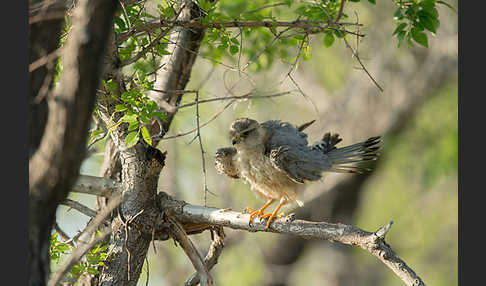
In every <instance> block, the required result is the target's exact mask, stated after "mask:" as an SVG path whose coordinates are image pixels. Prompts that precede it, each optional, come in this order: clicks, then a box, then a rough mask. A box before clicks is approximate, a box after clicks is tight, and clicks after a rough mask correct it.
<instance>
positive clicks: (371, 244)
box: [81, 176, 425, 286]
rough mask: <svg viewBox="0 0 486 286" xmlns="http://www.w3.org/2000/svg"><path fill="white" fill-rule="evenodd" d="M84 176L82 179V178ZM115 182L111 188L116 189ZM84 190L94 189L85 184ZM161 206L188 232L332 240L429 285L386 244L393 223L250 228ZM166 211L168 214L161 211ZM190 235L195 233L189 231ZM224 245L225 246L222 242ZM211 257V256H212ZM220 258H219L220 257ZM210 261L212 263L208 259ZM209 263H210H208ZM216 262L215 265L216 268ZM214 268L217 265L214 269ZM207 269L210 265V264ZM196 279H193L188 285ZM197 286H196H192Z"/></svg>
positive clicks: (193, 209) (190, 209) (183, 207)
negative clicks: (214, 229)
mask: <svg viewBox="0 0 486 286" xmlns="http://www.w3.org/2000/svg"><path fill="white" fill-rule="evenodd" d="M82 177H83V176H81V178H82ZM90 180H91V181H92V182H93V183H94V186H99V185H100V182H101V181H104V182H105V183H107V182H109V181H110V180H109V179H106V178H96V177H90ZM116 184H117V183H116V182H112V183H111V184H108V185H116ZM83 185H84V188H88V189H94V186H88V184H87V182H86V181H85V182H84V184H83ZM97 193H105V194H106V193H107V192H106V190H98V192H97ZM159 196H160V197H161V205H162V206H165V207H166V208H167V209H166V210H167V212H168V214H169V215H170V216H171V217H173V218H174V219H175V220H177V221H178V222H179V223H181V224H182V226H183V227H184V228H185V229H189V228H190V227H191V226H192V225H198V229H199V230H203V229H207V228H210V227H211V226H219V227H229V228H232V229H239V230H246V231H249V232H257V231H263V232H273V233H280V234H289V235H293V236H297V237H300V238H304V239H318V240H328V241H331V242H339V243H342V244H348V245H355V246H358V247H360V248H362V249H364V250H366V251H368V252H370V253H371V254H373V255H374V256H376V257H377V258H378V259H380V261H382V262H383V263H384V264H385V265H386V266H387V267H388V268H390V269H391V270H392V271H393V272H394V273H395V274H396V275H397V276H398V277H399V278H400V279H401V280H402V281H404V282H405V283H406V284H407V285H416V286H419V285H425V284H424V282H423V281H422V279H421V278H420V277H419V276H418V275H417V274H416V273H415V272H414V271H413V270H412V269H411V268H410V267H409V266H408V265H407V264H406V263H405V262H404V261H403V260H402V259H401V258H400V257H398V256H397V255H396V254H395V252H394V251H393V250H392V249H391V247H390V246H389V245H388V244H387V243H386V242H385V235H386V234H387V233H388V231H389V230H390V227H391V224H392V222H390V223H388V224H387V225H386V226H384V227H381V228H379V229H378V230H377V231H375V232H368V231H364V230H361V229H359V228H357V227H355V226H352V225H347V224H342V223H328V222H313V221H305V220H296V219H295V215H293V214H291V215H289V216H286V217H283V218H278V219H275V220H274V221H273V222H272V224H271V225H270V226H271V227H270V228H268V229H267V228H266V223H265V221H264V220H260V219H256V220H254V221H253V224H252V225H249V223H248V222H249V214H243V213H240V212H235V211H231V210H229V209H217V208H210V207H203V206H197V205H191V204H187V203H185V202H183V201H177V200H174V199H172V198H171V197H169V196H168V195H167V194H165V193H160V194H159ZM161 211H164V210H161ZM187 233H189V234H190V233H192V232H191V231H187ZM221 244H222V242H221ZM220 251H221V250H219V252H220ZM208 255H209V254H208ZM218 256H219V254H218V255H217V256H216V259H217V257H218ZM206 260H209V258H208V257H207V259H206ZM205 263H207V262H206V261H205ZM215 263H216V262H214V264H215ZM214 264H213V265H214ZM206 265H207V264H206ZM209 269H210V268H209ZM194 279H196V278H193V277H191V279H190V280H188V282H187V283H194V282H190V281H192V280H194ZM188 285H194V284H188Z"/></svg>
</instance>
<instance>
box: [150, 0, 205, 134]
mask: <svg viewBox="0 0 486 286" xmlns="http://www.w3.org/2000/svg"><path fill="white" fill-rule="evenodd" d="M182 2H183V4H182V5H183V8H182V11H181V13H180V14H179V18H178V19H180V20H181V21H190V20H195V19H199V18H202V17H204V15H203V14H202V11H201V9H199V7H198V6H197V5H196V4H195V3H193V2H192V1H188V0H184V1H182ZM176 31H177V32H176V33H173V34H172V35H171V37H170V41H171V44H169V45H168V48H167V51H169V52H170V53H171V55H170V56H166V57H164V58H163V60H162V62H161V65H163V66H164V67H163V68H161V69H160V70H159V71H158V72H157V79H156V81H155V84H154V86H155V87H156V89H157V90H162V91H163V92H156V91H153V92H151V93H150V94H149V97H150V98H152V99H153V100H154V101H155V102H156V103H157V105H158V107H159V108H160V109H161V110H163V111H164V112H165V114H166V115H167V117H166V120H164V121H163V122H162V126H160V125H159V127H158V128H155V126H153V127H152V130H153V131H155V130H157V129H159V134H160V136H163V135H165V133H167V131H168V130H169V126H170V123H171V122H172V119H173V118H174V115H175V114H176V112H177V109H176V107H177V106H178V105H179V103H180V101H181V99H182V96H183V95H184V93H181V92H180V91H181V90H184V89H185V87H186V85H187V83H188V82H189V78H190V76H191V71H192V66H193V65H194V62H195V60H196V58H197V54H198V51H199V47H200V45H201V41H202V40H203V38H204V34H205V31H206V30H205V29H203V28H184V27H178V28H177V29H176ZM160 128H161V129H160ZM154 133H155V132H154Z"/></svg>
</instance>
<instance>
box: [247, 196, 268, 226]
mask: <svg viewBox="0 0 486 286" xmlns="http://www.w3.org/2000/svg"><path fill="white" fill-rule="evenodd" d="M272 202H273V200H272V199H270V200H268V201H267V202H266V203H265V204H264V205H263V207H261V208H260V209H258V210H256V211H255V210H253V209H252V208H250V207H247V208H246V210H248V211H250V221H249V222H248V224H249V225H251V222H252V221H253V219H254V218H255V217H256V216H259V217H261V216H263V215H265V214H264V213H263V211H265V209H266V208H267V207H268V206H269V205H270V204H271V203H272Z"/></svg>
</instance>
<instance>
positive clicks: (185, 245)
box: [167, 215, 213, 286]
mask: <svg viewBox="0 0 486 286" xmlns="http://www.w3.org/2000/svg"><path fill="white" fill-rule="evenodd" d="M167 219H168V221H169V222H170V224H171V226H172V227H171V236H172V237H173V238H174V240H176V241H177V242H179V245H180V246H181V247H182V249H183V250H184V252H185V253H186V255H187V256H188V257H189V259H190V260H191V263H192V265H193V266H194V268H196V270H197V273H198V274H199V277H200V279H201V286H206V285H213V278H212V277H211V275H210V274H209V271H208V268H207V267H206V264H205V263H204V261H203V259H202V257H201V254H199V251H197V249H196V247H195V246H194V244H193V243H192V241H191V240H190V239H189V237H187V234H186V232H185V231H184V229H183V227H182V226H181V225H180V224H179V223H178V222H177V221H176V220H175V219H173V218H172V217H171V216H170V215H167Z"/></svg>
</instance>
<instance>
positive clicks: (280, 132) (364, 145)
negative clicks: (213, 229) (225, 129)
mask: <svg viewBox="0 0 486 286" xmlns="http://www.w3.org/2000/svg"><path fill="white" fill-rule="evenodd" d="M313 122H314V120H313V121H311V122H308V123H305V124H303V125H301V126H299V127H296V126H293V125H292V124H290V123H288V122H281V121H280V120H269V121H265V122H263V123H258V122H257V121H256V120H253V119H249V118H240V119H237V120H235V121H234V122H233V123H232V124H231V126H230V135H231V144H232V145H233V146H234V147H225V148H220V149H218V150H217V151H216V156H215V167H216V170H217V172H218V173H220V174H225V175H227V176H229V177H231V178H242V179H244V180H245V181H247V182H248V183H250V185H251V189H252V190H253V191H254V192H255V193H256V194H257V195H258V196H260V197H262V198H263V199H265V200H266V203H265V204H264V205H263V206H262V207H261V208H260V209H258V210H253V209H251V208H250V207H248V208H247V209H248V210H249V211H250V212H251V213H250V221H249V223H250V224H251V222H252V221H253V219H254V218H255V217H256V216H259V217H261V218H267V217H268V221H267V225H266V226H267V228H269V227H270V223H271V221H272V219H273V218H274V217H275V216H277V213H278V211H279V210H280V208H281V207H282V206H283V205H285V204H287V203H289V202H296V203H297V204H298V205H299V206H302V205H303V203H302V202H301V201H300V200H299V194H300V193H301V192H302V191H303V189H304V186H305V183H306V182H307V181H317V180H319V179H321V178H322V173H323V172H338V173H362V172H363V171H365V170H367V169H365V168H363V167H360V166H358V165H357V163H361V162H365V161H370V160H376V158H377V156H378V153H377V152H376V151H377V150H378V149H379V148H380V146H379V144H380V142H381V139H380V136H377V137H371V138H369V139H368V140H366V141H363V142H359V143H356V144H353V145H350V146H346V147H341V148H338V147H336V144H338V143H339V142H341V141H342V139H341V138H339V134H331V133H326V134H325V135H324V137H323V138H322V140H320V141H318V142H315V143H314V144H312V145H308V142H307V134H305V133H304V132H302V131H303V130H304V129H305V128H307V127H308V126H309V125H311V124H312V123H313ZM275 200H279V204H278V205H277V207H276V208H275V210H274V211H273V212H272V213H271V214H264V211H265V209H266V208H267V207H268V206H269V205H270V204H272V203H273V202H274V201H275Z"/></svg>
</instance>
